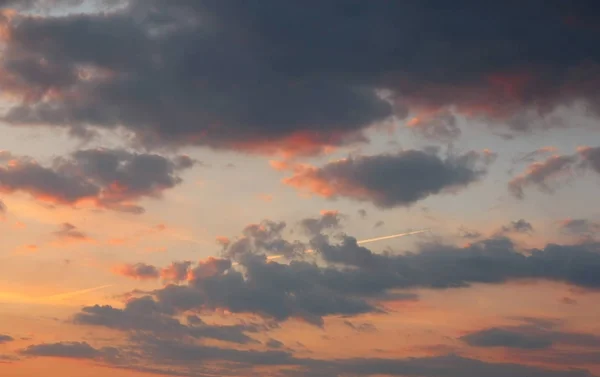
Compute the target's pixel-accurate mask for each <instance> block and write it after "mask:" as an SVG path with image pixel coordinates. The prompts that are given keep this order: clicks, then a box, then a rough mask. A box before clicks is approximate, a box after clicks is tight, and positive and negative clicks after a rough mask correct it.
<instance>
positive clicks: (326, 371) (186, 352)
mask: <svg viewBox="0 0 600 377" xmlns="http://www.w3.org/2000/svg"><path fill="white" fill-rule="evenodd" d="M133 346H134V348H133V351H134V352H133V353H132V356H129V355H128V354H127V353H125V352H123V350H119V349H96V348H93V347H91V346H90V345H89V344H87V343H56V344H51V345H33V346H30V347H29V348H27V350H29V349H31V350H32V352H28V353H26V354H27V355H29V356H48V357H53V356H56V355H57V354H58V355H60V357H71V358H87V359H95V360H98V361H103V362H104V363H105V365H106V366H109V367H111V366H112V367H117V368H125V369H131V370H136V371H140V372H144V371H145V372H153V373H157V374H168V375H176V376H188V377H192V376H198V375H201V374H202V373H203V372H206V371H208V370H207V369H206V366H210V369H209V370H210V372H212V373H214V372H215V371H217V372H218V373H219V375H231V374H232V373H235V372H236V371H239V369H240V368H243V369H244V370H245V371H247V372H250V371H251V369H250V368H251V367H261V366H266V367H269V368H270V371H271V372H272V373H273V375H274V376H290V375H291V376H296V375H302V376H323V375H328V376H337V375H346V374H352V375H356V376H372V375H390V376H414V377H417V376H419V377H477V376H490V377H501V376H507V375H510V376H514V377H592V374H590V373H589V372H588V371H586V370H583V369H562V370H561V369H545V368H541V367H536V366H527V365H521V364H510V363H493V362H486V361H481V360H477V359H472V358H465V357H461V356H457V355H452V354H449V355H443V356H435V357H410V358H395V359H383V358H347V359H335V360H322V359H310V358H299V357H295V356H294V355H292V354H291V353H289V352H286V351H281V350H267V351H259V350H241V349H231V348H219V347H214V346H209V345H205V344H195V343H191V342H179V341H174V340H168V339H160V338H156V337H151V336H143V335H142V336H138V337H135V338H134V339H133ZM68 348H72V349H73V350H72V354H71V356H69V355H70V353H69V350H68ZM49 349H51V351H52V352H49V351H48V350H49ZM101 358H104V359H103V360H102V359H101ZM214 362H216V363H218V364H217V366H215V365H214V364H213V363H214ZM289 367H293V368H294V369H293V371H292V370H290V369H289ZM238 374H239V373H238Z"/></svg>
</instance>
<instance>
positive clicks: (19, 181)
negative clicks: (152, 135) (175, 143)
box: [0, 149, 194, 213]
mask: <svg viewBox="0 0 600 377" xmlns="http://www.w3.org/2000/svg"><path fill="white" fill-rule="evenodd" d="M193 164H194V161H193V160H191V159H190V158H189V157H187V156H179V157H176V158H173V159H169V158H166V157H163V156H160V155H156V154H139V153H133V152H127V151H124V150H119V149H116V150H111V149H88V150H80V151H77V152H74V153H73V154H71V155H70V156H68V157H57V158H55V159H53V161H52V163H51V164H50V165H48V166H44V165H40V164H39V163H38V162H36V161H34V160H32V159H30V158H26V157H21V158H16V159H12V160H10V161H9V162H8V163H7V164H5V165H4V166H0V192H4V193H12V192H26V193H28V194H30V195H32V196H33V197H35V198H36V199H38V200H40V201H44V202H49V203H52V204H62V205H78V204H85V203H89V204H92V205H95V206H97V207H100V208H106V209H112V210H117V211H124V212H132V213H140V212H143V208H141V207H140V206H139V205H137V204H136V202H137V201H138V200H140V199H141V198H144V197H151V198H156V197H160V195H161V194H162V192H163V191H164V190H167V189H170V188H173V187H175V186H176V185H178V184H179V183H181V181H182V180H181V178H180V177H179V175H178V173H179V172H180V171H181V170H184V169H188V168H190V167H191V166H192V165H193Z"/></svg>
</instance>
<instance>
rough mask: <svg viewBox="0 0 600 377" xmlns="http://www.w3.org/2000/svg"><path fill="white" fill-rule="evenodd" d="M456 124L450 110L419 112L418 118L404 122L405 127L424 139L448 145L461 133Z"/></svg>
mask: <svg viewBox="0 0 600 377" xmlns="http://www.w3.org/2000/svg"><path fill="white" fill-rule="evenodd" d="M456 123H457V121H456V116H455V115H454V114H453V113H452V112H451V111H450V110H442V111H435V112H431V113H427V112H421V113H420V114H419V116H418V117H414V118H412V119H410V120H409V121H408V122H406V126H407V127H409V128H410V129H411V130H412V131H414V132H415V133H416V134H418V135H420V136H422V137H423V138H425V139H429V140H435V141H442V142H446V143H448V142H452V141H453V140H456V139H458V138H459V137H460V135H461V133H462V132H461V130H460V128H459V127H458V125H457V124H456Z"/></svg>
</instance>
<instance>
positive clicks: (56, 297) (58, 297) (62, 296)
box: [41, 284, 112, 301]
mask: <svg viewBox="0 0 600 377" xmlns="http://www.w3.org/2000/svg"><path fill="white" fill-rule="evenodd" d="M108 287H112V284H108V285H101V286H99V287H94V288H88V289H81V290H78V291H73V292H66V293H59V294H57V295H52V296H46V297H42V298H41V300H42V301H55V300H63V299H66V298H70V297H73V296H78V295H82V294H84V293H89V292H94V291H99V290H101V289H104V288H108Z"/></svg>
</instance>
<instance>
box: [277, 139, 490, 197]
mask: <svg viewBox="0 0 600 377" xmlns="http://www.w3.org/2000/svg"><path fill="white" fill-rule="evenodd" d="M493 157H494V155H493V154H492V153H490V152H483V153H478V152H468V153H465V154H462V155H456V156H452V155H450V156H447V157H445V158H441V157H439V156H438V155H437V154H435V153H429V152H425V151H418V150H407V151H402V152H399V153H396V154H381V155H372V156H358V157H348V158H346V159H343V160H338V161H335V162H330V163H328V164H326V165H324V166H323V167H320V168H319V167H313V166H306V165H299V166H296V167H295V168H294V175H293V176H291V177H288V178H285V179H284V180H283V182H284V183H285V184H287V185H289V186H292V187H295V188H297V189H299V190H302V191H306V192H308V193H311V194H315V195H319V196H322V197H325V198H328V199H335V198H338V197H344V198H349V199H352V200H356V201H360V202H363V201H368V202H371V203H373V204H374V205H375V206H377V207H379V208H392V207H398V206H410V205H412V204H414V203H416V202H417V201H419V200H422V199H425V198H426V197H428V196H431V195H435V194H439V193H441V192H444V191H450V190H458V189H461V188H464V187H466V186H468V185H469V184H471V183H474V182H476V181H478V180H479V179H481V178H482V177H483V176H484V175H485V174H486V166H487V165H488V164H489V163H490V162H491V160H493Z"/></svg>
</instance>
